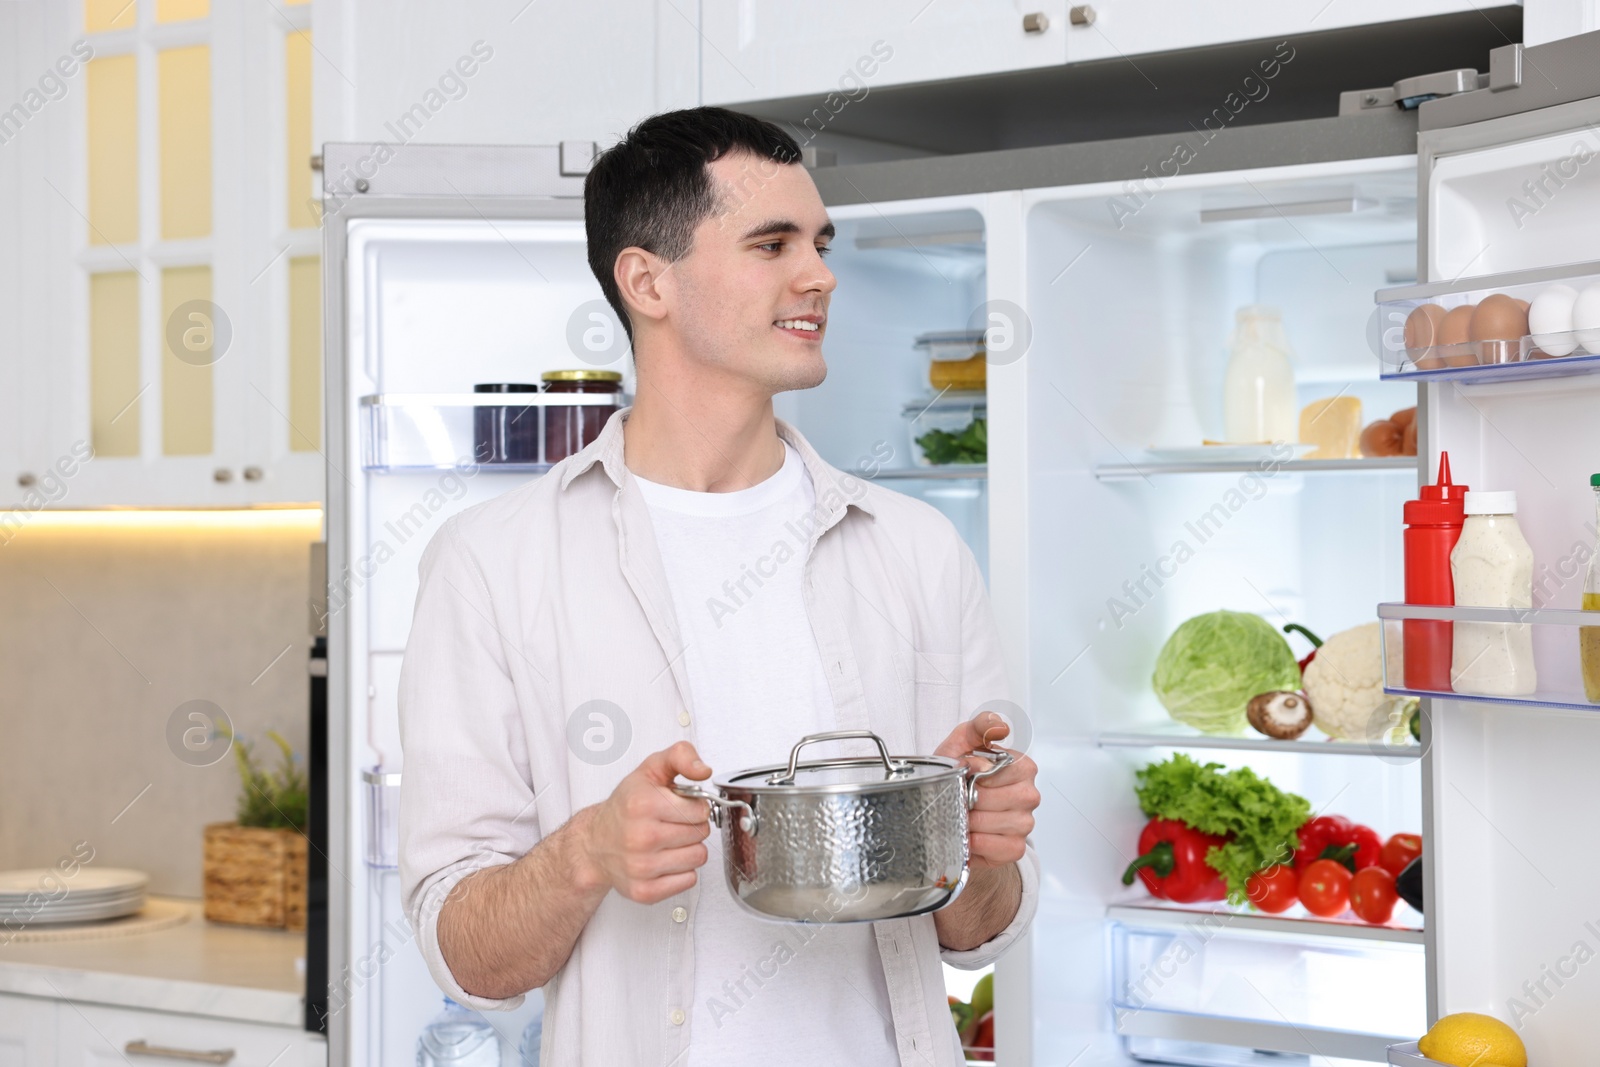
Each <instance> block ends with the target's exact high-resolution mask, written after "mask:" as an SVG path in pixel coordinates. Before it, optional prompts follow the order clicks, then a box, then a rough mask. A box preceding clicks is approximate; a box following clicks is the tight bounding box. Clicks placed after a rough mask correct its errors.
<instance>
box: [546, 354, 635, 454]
mask: <svg viewBox="0 0 1600 1067" xmlns="http://www.w3.org/2000/svg"><path fill="white" fill-rule="evenodd" d="M541 377H542V379H543V381H544V391H545V392H547V393H609V394H611V396H612V397H613V399H612V402H611V403H609V404H581V405H580V404H570V405H569V404H548V405H546V407H545V409H544V461H545V462H546V463H560V462H561V461H562V460H564V459H566V458H567V457H568V456H571V455H574V454H576V453H578V452H581V451H582V450H583V449H584V448H585V447H586V446H587V445H588V444H589V443H590V442H592V441H593V440H594V439H595V438H596V437H599V436H600V430H601V428H602V427H604V426H605V424H606V420H607V419H609V418H610V417H611V416H612V415H613V414H615V412H616V410H617V408H619V407H621V406H622V375H621V374H620V373H618V372H617V371H614V370H552V371H546V372H545V373H544V374H543V375H542V376H541Z"/></svg>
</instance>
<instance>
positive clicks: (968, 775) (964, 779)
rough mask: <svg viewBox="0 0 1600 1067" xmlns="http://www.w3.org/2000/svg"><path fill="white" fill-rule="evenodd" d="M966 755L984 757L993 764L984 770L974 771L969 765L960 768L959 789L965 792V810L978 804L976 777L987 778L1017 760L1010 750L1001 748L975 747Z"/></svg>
mask: <svg viewBox="0 0 1600 1067" xmlns="http://www.w3.org/2000/svg"><path fill="white" fill-rule="evenodd" d="M967 755H968V756H977V757H979V758H980V759H986V760H988V761H989V762H990V763H992V764H994V766H992V767H990V768H989V769H988V770H986V771H975V770H973V769H972V768H971V767H965V768H963V770H962V774H961V790H962V792H963V793H965V794H966V798H967V810H968V811H971V810H972V809H973V808H975V807H977V806H978V779H979V778H987V777H989V776H990V775H991V774H994V773H996V772H997V771H1002V770H1004V769H1005V768H1007V767H1009V766H1011V765H1012V764H1013V763H1015V762H1017V757H1015V756H1013V755H1012V754H1011V753H1010V752H1008V751H1006V750H1005V749H1003V748H993V749H991V748H975V749H973V750H972V751H971V752H968V753H967Z"/></svg>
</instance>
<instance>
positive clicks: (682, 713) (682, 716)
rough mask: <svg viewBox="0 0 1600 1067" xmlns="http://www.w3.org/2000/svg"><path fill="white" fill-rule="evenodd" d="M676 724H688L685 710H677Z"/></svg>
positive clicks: (687, 715) (687, 714)
mask: <svg viewBox="0 0 1600 1067" xmlns="http://www.w3.org/2000/svg"><path fill="white" fill-rule="evenodd" d="M678 725H679V726H688V725H689V713H688V712H687V711H680V712H678Z"/></svg>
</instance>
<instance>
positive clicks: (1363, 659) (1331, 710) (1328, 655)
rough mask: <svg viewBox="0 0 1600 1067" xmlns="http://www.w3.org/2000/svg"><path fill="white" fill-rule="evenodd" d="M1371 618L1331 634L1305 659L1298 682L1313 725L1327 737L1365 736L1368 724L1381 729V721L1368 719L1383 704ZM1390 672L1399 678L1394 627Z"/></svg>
mask: <svg viewBox="0 0 1600 1067" xmlns="http://www.w3.org/2000/svg"><path fill="white" fill-rule="evenodd" d="M1379 625H1380V624H1379V623H1376V622H1369V623H1366V624H1365V625H1362V626H1356V627H1353V628H1351V629H1349V630H1343V631H1340V632H1339V633H1336V634H1334V635H1333V636H1332V637H1330V638H1328V639H1327V640H1326V641H1324V642H1323V643H1322V647H1321V648H1319V649H1317V655H1316V658H1315V659H1313V660H1312V661H1311V662H1310V663H1308V664H1306V669H1305V673H1304V676H1303V677H1302V680H1301V687H1302V688H1303V689H1304V690H1305V694H1306V699H1307V700H1309V701H1311V713H1312V715H1313V716H1314V717H1315V719H1316V723H1317V729H1319V730H1321V731H1322V732H1323V733H1325V734H1327V735H1328V736H1329V737H1337V738H1343V739H1347V740H1353V741H1365V740H1371V739H1372V738H1371V737H1370V736H1369V735H1371V734H1372V733H1373V730H1374V728H1375V727H1376V729H1377V730H1378V731H1379V732H1381V731H1382V729H1383V728H1385V727H1387V725H1388V723H1387V722H1386V721H1385V722H1384V723H1380V724H1373V722H1372V718H1373V713H1374V712H1376V711H1377V710H1378V706H1379V705H1380V704H1382V703H1383V701H1384V695H1383V649H1382V643H1381V642H1380V641H1379V636H1378V635H1379V631H1378V626H1379ZM1387 644H1388V650H1389V667H1390V673H1391V674H1393V675H1395V676H1396V677H1399V673H1400V663H1401V659H1400V656H1401V651H1400V629H1399V627H1398V626H1397V627H1395V628H1394V629H1393V630H1392V631H1391V632H1390V634H1389V640H1388V642H1387Z"/></svg>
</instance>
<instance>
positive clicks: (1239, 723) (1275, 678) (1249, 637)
mask: <svg viewBox="0 0 1600 1067" xmlns="http://www.w3.org/2000/svg"><path fill="white" fill-rule="evenodd" d="M1150 683H1151V684H1152V685H1153V686H1155V690H1156V696H1157V698H1159V699H1160V701H1161V703H1162V705H1163V706H1164V707H1165V708H1166V709H1167V711H1168V712H1169V713H1170V714H1171V715H1172V717H1173V718H1174V719H1177V720H1178V721H1179V722H1182V723H1188V724H1189V725H1190V726H1193V727H1194V728H1195V729H1196V730H1199V731H1200V732H1201V733H1207V734H1242V733H1244V731H1245V727H1246V726H1247V725H1248V721H1247V720H1246V719H1245V706H1246V705H1247V704H1249V703H1250V698H1251V697H1253V696H1255V695H1256V694H1257V693H1268V692H1272V691H1273V690H1278V689H1283V690H1289V691H1293V690H1296V689H1299V688H1300V666H1299V664H1298V663H1297V662H1296V661H1295V658H1294V653H1293V652H1291V651H1290V650H1289V642H1288V641H1286V640H1284V637H1283V635H1282V634H1280V633H1279V632H1278V631H1277V629H1276V628H1274V627H1273V625H1272V624H1271V623H1269V622H1267V620H1265V619H1263V618H1262V617H1261V616H1259V615H1251V614H1249V613H1248V612H1243V611H1213V612H1211V613H1210V614H1207V615H1196V616H1195V617H1194V618H1192V619H1190V620H1189V621H1188V622H1186V623H1184V624H1183V625H1182V626H1180V627H1178V628H1177V629H1176V630H1174V631H1173V633H1172V636H1171V637H1169V638H1167V643H1166V644H1165V645H1163V646H1162V648H1161V655H1160V656H1158V657H1156V671H1155V675H1154V676H1153V677H1152V678H1151V679H1150Z"/></svg>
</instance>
